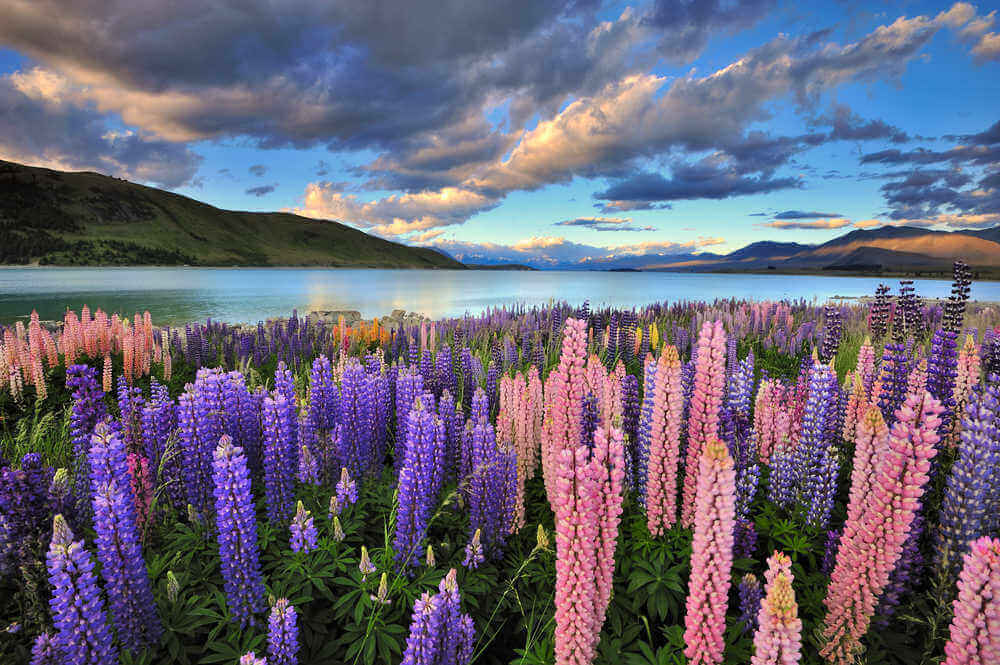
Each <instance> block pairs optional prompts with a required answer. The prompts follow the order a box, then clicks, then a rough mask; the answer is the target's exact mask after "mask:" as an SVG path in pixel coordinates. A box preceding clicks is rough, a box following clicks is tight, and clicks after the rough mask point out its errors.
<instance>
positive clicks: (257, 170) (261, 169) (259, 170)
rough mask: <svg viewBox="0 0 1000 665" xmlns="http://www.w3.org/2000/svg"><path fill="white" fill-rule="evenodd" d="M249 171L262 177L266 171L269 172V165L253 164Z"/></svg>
mask: <svg viewBox="0 0 1000 665" xmlns="http://www.w3.org/2000/svg"><path fill="white" fill-rule="evenodd" d="M247 172H249V173H250V175H255V176H257V177H258V178H261V177H263V176H264V174H265V173H267V167H266V166H264V165H263V164H254V165H253V166H251V167H250V168H248V169H247Z"/></svg>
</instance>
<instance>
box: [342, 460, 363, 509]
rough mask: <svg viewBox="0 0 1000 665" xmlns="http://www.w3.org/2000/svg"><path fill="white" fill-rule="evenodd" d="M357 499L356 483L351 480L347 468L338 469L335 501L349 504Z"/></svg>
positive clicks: (345, 504) (352, 503)
mask: <svg viewBox="0 0 1000 665" xmlns="http://www.w3.org/2000/svg"><path fill="white" fill-rule="evenodd" d="M357 501H358V484H357V482H355V481H354V480H351V476H350V474H349V473H348V472H347V468H346V467H345V468H343V469H341V470H340V480H339V481H338V482H337V503H338V504H339V505H340V506H341V507H343V506H351V505H354V504H355V503H357Z"/></svg>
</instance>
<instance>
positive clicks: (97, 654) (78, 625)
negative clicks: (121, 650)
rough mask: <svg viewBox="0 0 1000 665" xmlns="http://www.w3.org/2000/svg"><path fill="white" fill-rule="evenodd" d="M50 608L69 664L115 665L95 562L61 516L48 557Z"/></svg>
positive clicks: (116, 653) (54, 527) (55, 520)
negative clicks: (50, 588) (50, 589)
mask: <svg viewBox="0 0 1000 665" xmlns="http://www.w3.org/2000/svg"><path fill="white" fill-rule="evenodd" d="M45 558H46V563H47V566H48V570H49V583H50V584H51V585H52V597H51V600H50V607H51V609H52V621H53V623H54V624H55V628H56V631H57V635H56V638H55V639H56V644H57V646H58V648H59V651H60V653H61V654H62V657H63V660H62V661H60V662H64V663H66V664H67V665H115V664H116V663H117V662H118V652H117V649H116V648H115V646H114V644H113V643H112V641H111V630H110V628H109V627H108V623H107V612H106V610H105V608H104V601H103V600H102V599H101V592H100V589H98V587H97V577H96V576H95V575H94V562H93V561H92V560H91V558H90V554H89V553H88V552H87V550H86V549H85V548H84V546H83V541H82V540H73V532H72V531H71V530H70V528H69V525H68V524H67V523H66V520H64V519H63V516H62V515H56V517H55V519H54V520H53V525H52V543H51V544H50V545H49V552H48V554H47V555H46V557H45Z"/></svg>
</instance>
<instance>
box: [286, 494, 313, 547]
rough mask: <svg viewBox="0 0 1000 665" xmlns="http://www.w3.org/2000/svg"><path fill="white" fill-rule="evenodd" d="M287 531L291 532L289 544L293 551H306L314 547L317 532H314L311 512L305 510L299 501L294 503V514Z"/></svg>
mask: <svg viewBox="0 0 1000 665" xmlns="http://www.w3.org/2000/svg"><path fill="white" fill-rule="evenodd" d="M289 531H290V533H291V535H290V537H289V545H290V547H291V548H292V551H293V552H306V553H308V552H312V551H313V550H314V549H316V539H317V538H318V536H319V534H318V533H317V532H316V525H315V524H314V523H313V518H312V513H311V512H310V511H308V510H306V508H305V506H304V505H302V502H301V501H299V502H298V504H297V505H296V509H295V516H294V517H293V518H292V523H291V525H290V527H289Z"/></svg>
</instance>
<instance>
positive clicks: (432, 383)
mask: <svg viewBox="0 0 1000 665" xmlns="http://www.w3.org/2000/svg"><path fill="white" fill-rule="evenodd" d="M420 374H421V375H422V376H423V377H424V387H425V388H426V389H427V390H430V391H431V392H432V393H436V392H437V390H436V389H437V375H436V373H435V371H434V356H433V354H432V351H431V350H430V349H424V350H423V352H421V354H420Z"/></svg>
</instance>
